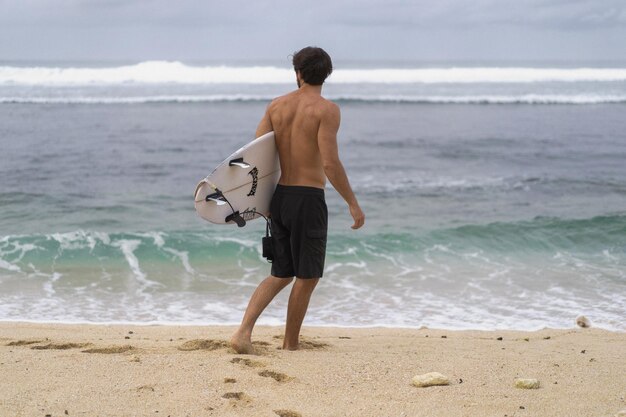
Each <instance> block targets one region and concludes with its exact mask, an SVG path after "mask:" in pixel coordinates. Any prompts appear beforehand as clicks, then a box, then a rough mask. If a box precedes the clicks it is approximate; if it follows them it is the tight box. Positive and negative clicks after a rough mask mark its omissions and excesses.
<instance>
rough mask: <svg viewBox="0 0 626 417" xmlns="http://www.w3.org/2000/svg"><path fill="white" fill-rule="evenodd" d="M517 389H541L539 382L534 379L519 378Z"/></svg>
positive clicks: (516, 382) (516, 381) (516, 384)
mask: <svg viewBox="0 0 626 417" xmlns="http://www.w3.org/2000/svg"><path fill="white" fill-rule="evenodd" d="M515 388H522V389H537V388H539V380H537V379H534V378H517V379H516V380H515Z"/></svg>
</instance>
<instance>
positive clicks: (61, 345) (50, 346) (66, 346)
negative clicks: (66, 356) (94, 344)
mask: <svg viewBox="0 0 626 417" xmlns="http://www.w3.org/2000/svg"><path fill="white" fill-rule="evenodd" d="M87 346H91V343H48V344H47V345H42V346H33V347H31V349H36V350H44V349H77V348H84V347H87Z"/></svg>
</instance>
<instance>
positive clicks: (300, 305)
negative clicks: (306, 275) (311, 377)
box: [283, 278, 320, 350]
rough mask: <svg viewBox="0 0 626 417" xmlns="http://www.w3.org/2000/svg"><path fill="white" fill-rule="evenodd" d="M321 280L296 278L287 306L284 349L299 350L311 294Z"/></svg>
mask: <svg viewBox="0 0 626 417" xmlns="http://www.w3.org/2000/svg"><path fill="white" fill-rule="evenodd" d="M319 280H320V279H319V278H312V279H302V278H296V282H295V283H294V284H293V288H291V294H290V295H289V305H288V306H287V324H286V326H285V339H284V340H283V349H285V350H296V349H298V339H299V337H300V328H301V327H302V321H303V320H304V316H305V314H306V310H307V308H308V307H309V300H310V299H311V294H313V290H314V289H315V286H316V285H317V282H318V281H319Z"/></svg>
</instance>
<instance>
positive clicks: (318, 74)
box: [292, 46, 333, 85]
mask: <svg viewBox="0 0 626 417" xmlns="http://www.w3.org/2000/svg"><path fill="white" fill-rule="evenodd" d="M292 62H293V69H294V70H296V71H300V77H302V80H303V81H304V82H305V83H307V84H309V85H322V84H323V83H324V81H325V80H326V78H327V77H328V76H329V75H330V74H331V73H332V72H333V62H332V61H331V59H330V55H328V54H327V53H326V51H325V50H323V49H322V48H318V47H315V46H307V47H306V48H303V49H301V50H299V51H298V52H296V53H294V54H293V61H292Z"/></svg>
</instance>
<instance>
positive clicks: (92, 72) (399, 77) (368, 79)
mask: <svg viewBox="0 0 626 417" xmlns="http://www.w3.org/2000/svg"><path fill="white" fill-rule="evenodd" d="M624 80H626V69H624V68H524V67H448V68H404V69H398V68H379V69H341V68H340V69H337V70H335V71H334V72H333V74H332V75H331V77H330V78H329V82H331V83H337V84H348V83H359V84H371V83H376V84H379V83H392V84H407V83H429V84H431V83H532V82H550V81H562V82H579V81H600V82H606V81H609V82H611V81H624ZM168 83H176V84H293V83H294V74H293V69H291V68H277V67H272V66H252V67H234V66H191V65H186V64H183V63H181V62H176V61H174V62H168V61H146V62H140V63H138V64H135V65H126V66H119V67H106V68H95V67H82V68H80V67H68V68H63V67H13V66H2V67H0V85H40V86H41V85H48V86H68V85H112V84H121V85H124V84H168Z"/></svg>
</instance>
